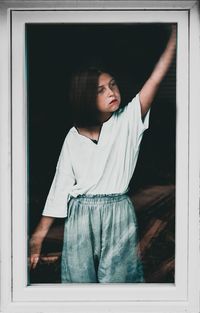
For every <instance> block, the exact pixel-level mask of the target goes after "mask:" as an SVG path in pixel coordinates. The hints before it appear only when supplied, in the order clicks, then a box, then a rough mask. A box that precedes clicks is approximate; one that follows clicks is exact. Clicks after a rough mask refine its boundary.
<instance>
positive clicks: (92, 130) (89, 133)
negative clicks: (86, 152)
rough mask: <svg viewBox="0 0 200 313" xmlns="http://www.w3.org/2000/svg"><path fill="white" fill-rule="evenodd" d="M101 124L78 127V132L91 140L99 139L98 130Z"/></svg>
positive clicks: (99, 130)
mask: <svg viewBox="0 0 200 313" xmlns="http://www.w3.org/2000/svg"><path fill="white" fill-rule="evenodd" d="M101 127H102V126H101V125H99V126H93V127H89V128H84V127H78V128H77V130H78V133H79V134H80V135H82V136H85V137H88V138H90V139H92V140H96V141H98V140H99V136H100V132H101Z"/></svg>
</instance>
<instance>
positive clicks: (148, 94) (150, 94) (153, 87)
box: [139, 24, 176, 116]
mask: <svg viewBox="0 0 200 313" xmlns="http://www.w3.org/2000/svg"><path fill="white" fill-rule="evenodd" d="M171 29H172V30H171V35H170V37H169V40H168V43H167V45H166V48H165V50H164V52H163V53H162V55H161V56H160V58H159V60H158V62H157V64H156V66H155V68H154V70H153V72H152V73H151V75H150V77H149V79H148V80H147V81H146V83H145V84H144V86H143V87H142V89H141V91H140V93H139V96H140V103H141V112H142V116H144V115H145V114H146V113H147V111H148V109H149V108H150V106H151V103H152V102H153V100H154V97H155V94H156V92H157V90H158V88H159V85H160V83H161V82H162V80H163V78H164V77H165V75H166V73H167V71H168V69H169V67H170V65H171V63H172V60H173V57H174V54H175V50H176V25H174V24H173V25H172V27H171Z"/></svg>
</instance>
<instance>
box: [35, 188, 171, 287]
mask: <svg viewBox="0 0 200 313" xmlns="http://www.w3.org/2000/svg"><path fill="white" fill-rule="evenodd" d="M131 199H132V201H133V203H134V207H135V210H136V214H137V218H138V226H139V227H138V229H139V249H140V254H141V258H142V262H143V267H144V275H145V282H146V283H174V272H175V267H174V264H175V259H174V256H175V186H174V185H161V186H148V187H146V188H144V189H142V190H140V191H138V192H137V193H136V194H135V195H133V196H132V197H131ZM62 238H63V223H62V222H57V223H55V225H54V226H53V227H52V228H51V230H50V231H49V233H48V235H47V238H46V239H45V241H44V245H43V250H42V254H43V256H42V258H41V260H40V261H39V264H38V266H37V268H36V269H35V270H32V271H31V272H30V283H31V284H32V283H60V257H61V250H62Z"/></svg>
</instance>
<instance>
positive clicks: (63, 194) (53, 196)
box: [42, 139, 75, 217]
mask: <svg viewBox="0 0 200 313" xmlns="http://www.w3.org/2000/svg"><path fill="white" fill-rule="evenodd" d="M74 184H75V177H74V172H73V167H72V162H71V158H70V152H69V147H68V143H67V139H65V141H64V143H63V146H62V150H61V153H60V156H59V159H58V163H57V166H56V172H55V176H54V179H53V182H52V185H51V188H50V191H49V194H48V196H47V200H46V203H45V207H44V210H43V212H42V215H44V216H51V217H66V216H67V207H68V201H69V199H70V191H71V189H72V186H73V185H74Z"/></svg>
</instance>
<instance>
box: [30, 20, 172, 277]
mask: <svg viewBox="0 0 200 313" xmlns="http://www.w3.org/2000/svg"><path fill="white" fill-rule="evenodd" d="M175 46H176V29H175V26H173V28H172V32H171V36H170V38H169V41H168V43H167V46H166V48H165V50H164V52H163V54H162V55H161V57H160V59H159V61H158V63H157V64H156V66H155V68H154V70H153V72H152V74H151V76H150V77H149V79H148V80H147V81H146V83H145V84H144V86H143V87H142V89H141V90H140V92H139V94H137V95H136V97H135V98H134V99H133V100H132V101H131V102H130V103H129V104H128V105H127V106H126V107H124V108H121V107H120V103H121V96H120V91H119V89H118V86H117V84H116V82H115V79H114V78H113V77H112V76H111V75H110V74H109V73H107V72H104V71H101V70H98V69H95V68H89V69H87V70H85V71H81V72H79V73H78V74H77V75H76V76H75V77H74V79H73V82H72V93H71V101H72V103H73V106H74V113H75V114H74V127H72V128H71V129H70V131H69V132H68V134H67V136H66V138H65V141H64V144H63V147H62V150H61V154H60V157H59V160H58V164H57V168H56V173H55V176H54V180H53V183H52V186H51V189H50V191H49V195H48V198H47V201H46V204H45V208H44V211H43V216H42V218H41V220H40V222H39V224H38V226H37V228H36V230H35V232H34V233H33V235H32V237H31V240H30V265H31V268H35V267H36V265H37V263H38V261H39V258H40V251H41V246H42V242H43V240H44V238H45V236H46V234H47V232H48V230H49V228H50V227H51V225H52V223H53V221H54V219H55V218H61V217H62V218H63V217H66V220H65V228H64V240H63V251H62V264H61V280H62V282H63V283H67V282H68V283H77V282H79V283H89V282H94V283H97V282H99V283H127V282H130V283H133V282H143V281H144V277H143V271H142V266H141V262H140V259H139V255H138V251H137V222H136V216H135V211H134V207H133V204H132V202H131V200H130V198H129V197H128V195H127V191H128V186H129V182H130V179H131V177H132V175H133V171H134V169H135V166H136V162H137V158H138V153H139V147H140V143H141V140H142V136H143V133H144V131H145V130H146V129H147V128H148V121H149V109H150V106H151V103H152V101H153V99H154V96H155V94H156V91H157V89H158V87H159V84H160V83H161V81H162V79H163V77H164V76H165V74H166V72H167V70H168V68H169V66H170V64H171V62H172V59H173V55H174V51H175Z"/></svg>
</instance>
